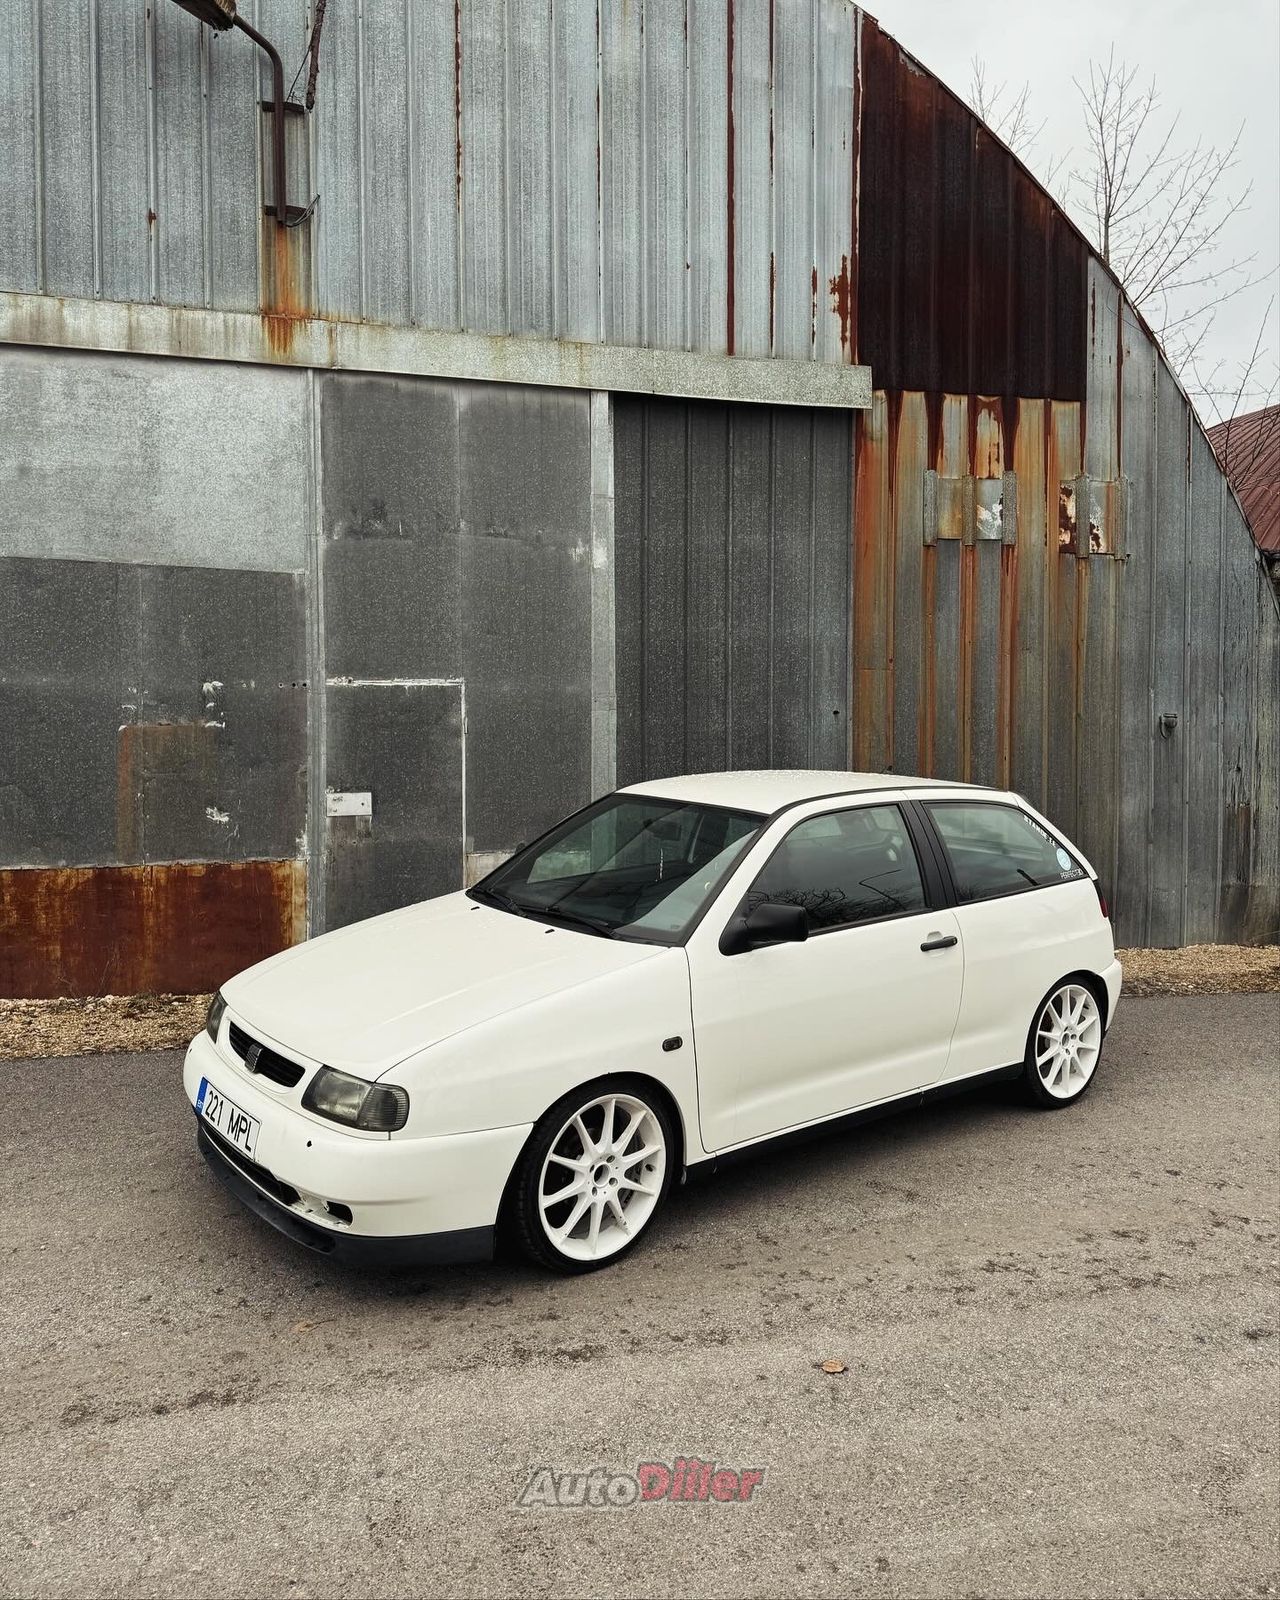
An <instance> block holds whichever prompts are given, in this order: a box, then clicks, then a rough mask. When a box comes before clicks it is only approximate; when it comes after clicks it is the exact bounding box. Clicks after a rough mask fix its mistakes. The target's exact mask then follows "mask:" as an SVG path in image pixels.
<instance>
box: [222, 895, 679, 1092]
mask: <svg viewBox="0 0 1280 1600" xmlns="http://www.w3.org/2000/svg"><path fill="white" fill-rule="evenodd" d="M661 948H662V947H661V946H655V945H645V944H636V943H633V942H629V941H626V940H613V939H606V938H602V937H599V936H597V935H595V934H590V933H581V932H579V931H577V930H576V929H572V928H560V927H551V926H549V925H548V924H546V923H543V922H535V921H533V920H532V919H531V918H526V917H519V916H515V915H513V914H512V913H510V912H506V911H499V910H496V909H494V908H492V907H490V906H482V905H478V904H477V903H476V902H475V901H473V900H469V899H468V898H467V896H466V895H465V894H450V895H444V896H442V897H441V898H440V899H438V900H426V901H423V902H422V903H421V904H420V905H415V906H409V907H407V908H406V909H405V910H403V911H392V912H389V913H388V914H387V915H385V916H381V917H373V918H371V919H370V920H369V921H367V922H358V923H355V924H353V925H352V926H351V927H349V928H341V929H339V930H338V931H337V932H336V933H328V934H324V935H322V936H321V937H320V938H318V939H311V940H309V941H308V942H307V943H305V944H300V945H295V946H294V947H293V948H292V949H289V950H285V951H282V952H281V953H280V954H279V955H276V956H272V957H270V958H269V959H268V960H266V961H263V962H260V963H259V964H258V965H257V966H255V967H250V968H249V969H248V970H247V971H245V972H242V973H240V975H239V976H238V977H236V978H233V979H232V980H231V981H230V982H229V983H227V984H224V985H223V994H224V995H225V996H226V1000H227V1003H228V1005H229V1006H230V1008H231V1010H232V1012H233V1013H234V1014H235V1015H236V1016H237V1017H238V1018H240V1020H241V1021H242V1022H243V1023H244V1025H245V1026H246V1027H247V1028H248V1029H249V1030H250V1031H251V1032H253V1033H255V1034H256V1035H260V1036H261V1037H262V1038H263V1039H264V1040H265V1041H266V1042H268V1043H270V1044H272V1045H273V1046H275V1047H276V1048H278V1049H280V1050H281V1051H282V1052H283V1053H284V1054H288V1053H289V1052H291V1051H292V1052H293V1053H294V1054H297V1055H303V1056H309V1057H311V1059H312V1060H315V1061H323V1062H325V1063H327V1064H328V1065H329V1066H334V1067H342V1068H346V1069H347V1070H349V1071H352V1072H357V1073H359V1074H360V1075H361V1076H362V1077H376V1076H377V1075H378V1074H379V1073H381V1072H386V1071H388V1070H389V1069H390V1068H391V1067H393V1066H394V1065H395V1064H396V1063H397V1062H399V1061H403V1060H404V1059H405V1058H406V1057H407V1056H411V1055H414V1054H416V1053H417V1052H418V1051H420V1050H424V1049H426V1048H427V1047H428V1046H429V1045H432V1044H437V1043H439V1041H440V1040H442V1039H447V1038H449V1037H450V1035H452V1034H455V1033H460V1032H461V1031H462V1030H464V1029H466V1028H473V1027H475V1026H476V1025H477V1024H479V1023H482V1022H486V1021H488V1020H490V1019H491V1018H493V1017H497V1016H501V1015H502V1014H503V1013H505V1012H508V1011H513V1010H516V1009H517V1008H519V1007H520V1006H524V1005H528V1004H530V1003H531V1002H533V1001H536V1000H543V999H545V998H547V997H548V996H549V995H552V994H555V993H558V992H560V991H564V990H568V989H573V988H576V987H577V986H578V985H579V984H582V983H589V982H590V981H591V980H592V979H593V978H598V977H603V976H605V975H607V974H609V973H612V972H617V971H618V970H619V969H621V968H624V967H627V966H633V965H635V964H636V963H637V962H641V961H645V960H649V959H651V958H652V957H653V956H655V955H657V954H659V953H660V951H661Z"/></svg>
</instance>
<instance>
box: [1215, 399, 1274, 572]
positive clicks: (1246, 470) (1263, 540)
mask: <svg viewBox="0 0 1280 1600" xmlns="http://www.w3.org/2000/svg"><path fill="white" fill-rule="evenodd" d="M1209 443H1210V444H1211V445H1212V446H1213V449H1214V453H1215V454H1216V455H1217V457H1218V460H1219V461H1220V462H1221V464H1222V470H1223V471H1224V472H1225V473H1226V475H1227V479H1228V481H1229V482H1230V484H1231V487H1232V488H1233V489H1234V490H1235V492H1236V494H1237V495H1238V497H1239V500H1240V504H1241V505H1242V506H1243V507H1244V514H1245V516H1246V517H1248V519H1249V526H1250V527H1251V528H1252V529H1253V537H1254V538H1255V540H1257V544H1258V548H1259V549H1260V550H1265V551H1266V552H1267V554H1268V555H1280V406H1268V407H1267V408H1266V409H1265V410H1263V411H1250V412H1248V413H1247V414H1246V415H1245V416H1242V417H1232V418H1231V419H1230V421H1229V422H1219V423H1217V424H1216V425H1215V426H1214V427H1212V428H1210V429H1209Z"/></svg>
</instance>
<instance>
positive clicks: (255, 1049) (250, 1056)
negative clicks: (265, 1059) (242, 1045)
mask: <svg viewBox="0 0 1280 1600" xmlns="http://www.w3.org/2000/svg"><path fill="white" fill-rule="evenodd" d="M261 1059H262V1046H261V1045H260V1044H251V1045H250V1046H249V1048H248V1049H247V1050H246V1051H245V1055H244V1064H245V1066H246V1067H247V1068H248V1069H249V1071H250V1072H256V1071H257V1070H258V1062H259V1061H260V1060H261Z"/></svg>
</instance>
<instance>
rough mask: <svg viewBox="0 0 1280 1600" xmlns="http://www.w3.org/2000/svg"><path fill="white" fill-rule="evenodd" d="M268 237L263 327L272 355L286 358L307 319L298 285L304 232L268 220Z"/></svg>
mask: <svg viewBox="0 0 1280 1600" xmlns="http://www.w3.org/2000/svg"><path fill="white" fill-rule="evenodd" d="M264 226H265V227H266V228H267V229H268V230H269V233H268V251H269V255H268V282H267V288H268V295H267V304H266V305H265V306H264V307H263V310H262V326H263V330H264V331H265V333H266V335H267V343H268V345H269V346H270V347H271V353H272V354H273V355H277V356H284V355H287V354H288V353H289V351H290V350H291V349H292V348H293V340H294V335H295V333H296V332H297V328H298V324H299V323H300V322H304V321H305V320H306V319H307V316H308V312H309V308H308V307H307V306H306V304H305V303H304V299H303V296H302V294H301V293H300V286H299V282H298V276H299V275H298V252H299V251H300V250H301V249H302V248H303V244H304V235H303V230H302V228H286V227H285V225H284V224H283V223H281V222H276V221H274V220H273V219H264Z"/></svg>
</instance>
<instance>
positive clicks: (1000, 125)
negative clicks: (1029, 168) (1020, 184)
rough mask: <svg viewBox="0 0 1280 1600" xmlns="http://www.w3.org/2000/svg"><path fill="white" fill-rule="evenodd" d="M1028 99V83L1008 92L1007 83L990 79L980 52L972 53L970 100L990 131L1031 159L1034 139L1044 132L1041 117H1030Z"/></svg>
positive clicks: (1018, 154) (1022, 155)
mask: <svg viewBox="0 0 1280 1600" xmlns="http://www.w3.org/2000/svg"><path fill="white" fill-rule="evenodd" d="M1030 102H1031V85H1030V84H1029V83H1024V84H1023V85H1022V88H1021V89H1019V90H1018V91H1017V92H1016V93H1011V92H1010V89H1009V85H1008V84H1007V83H991V82H989V80H988V78H987V64H986V62H985V61H983V59H982V58H981V56H974V58H973V60H972V61H971V62H970V63H969V104H970V105H971V106H972V107H973V109H974V110H975V111H976V112H977V113H978V115H979V116H980V117H981V118H982V120H983V121H984V122H985V123H986V125H987V127H988V128H990V129H991V131H992V133H994V134H996V135H997V137H999V138H1001V139H1003V140H1004V142H1005V143H1006V144H1007V145H1008V146H1009V148H1010V150H1012V151H1013V153H1014V155H1015V156H1020V157H1021V158H1022V160H1024V161H1029V160H1030V158H1031V153H1032V151H1033V150H1034V149H1035V146H1036V141H1037V140H1038V139H1039V137H1040V135H1041V134H1042V133H1043V132H1044V121H1043V119H1042V120H1041V121H1039V122H1033V121H1032V120H1031V110H1030Z"/></svg>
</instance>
